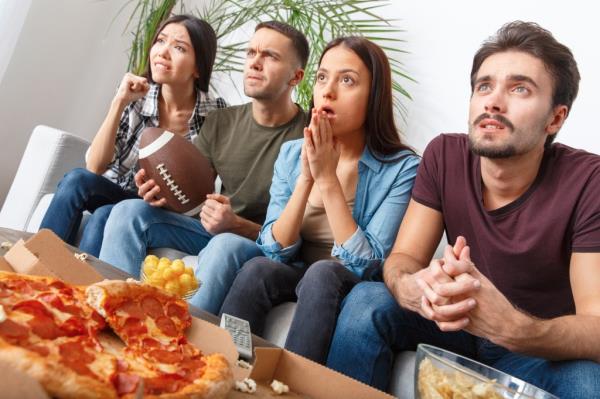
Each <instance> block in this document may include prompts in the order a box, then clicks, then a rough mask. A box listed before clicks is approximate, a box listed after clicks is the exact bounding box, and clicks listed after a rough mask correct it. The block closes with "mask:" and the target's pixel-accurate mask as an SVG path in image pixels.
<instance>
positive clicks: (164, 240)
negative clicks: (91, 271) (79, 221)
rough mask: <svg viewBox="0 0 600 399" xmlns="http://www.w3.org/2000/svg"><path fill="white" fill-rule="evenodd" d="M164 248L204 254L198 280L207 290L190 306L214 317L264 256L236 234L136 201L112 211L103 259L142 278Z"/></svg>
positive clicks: (194, 299)
mask: <svg viewBox="0 0 600 399" xmlns="http://www.w3.org/2000/svg"><path fill="white" fill-rule="evenodd" d="M163 247H167V248H173V249H176V250H179V251H182V252H185V253H188V254H198V253H199V257H198V264H197V265H196V269H195V274H196V277H197V278H198V279H199V280H200V281H202V287H201V288H200V289H199V290H198V292H197V293H196V295H195V296H194V297H193V298H192V299H191V300H190V303H191V304H192V305H195V306H198V307H200V308H202V309H204V310H206V311H209V312H211V313H215V314H216V313H217V312H218V311H219V309H220V307H221V304H222V302H223V299H224V298H225V295H227V292H228V291H229V287H230V286H231V284H232V282H233V279H234V278H235V275H236V273H237V271H238V270H239V269H240V267H241V266H242V265H243V264H244V262H246V261H247V260H248V259H251V258H253V257H255V256H258V255H260V254H261V252H260V250H259V249H258V247H257V246H256V243H255V242H254V241H252V240H249V239H247V238H244V237H240V236H238V235H235V234H231V233H223V234H217V235H215V236H213V235H212V234H210V233H209V232H207V231H206V230H205V229H204V227H203V226H202V224H201V223H200V220H199V219H198V218H194V217H190V216H185V215H181V214H179V213H175V212H170V211H167V210H165V209H161V208H156V207H153V206H150V205H148V204H147V203H146V202H144V201H143V200H141V199H135V200H129V201H123V202H120V203H119V204H117V205H115V207H114V208H113V210H112V212H111V215H110V217H109V219H108V222H107V223H106V228H105V240H104V243H103V245H102V250H101V251H100V259H102V260H103V261H105V262H108V263H110V264H112V265H114V266H116V267H118V268H119V269H121V270H123V271H125V272H127V273H129V274H131V275H132V276H135V277H138V276H139V274H140V267H141V264H142V262H143V260H144V258H145V256H146V253H147V250H148V249H149V248H163Z"/></svg>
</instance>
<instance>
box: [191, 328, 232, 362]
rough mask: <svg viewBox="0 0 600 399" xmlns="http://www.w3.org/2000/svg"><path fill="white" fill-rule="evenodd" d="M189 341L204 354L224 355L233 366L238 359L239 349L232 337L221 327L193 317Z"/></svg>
mask: <svg viewBox="0 0 600 399" xmlns="http://www.w3.org/2000/svg"><path fill="white" fill-rule="evenodd" d="M187 338H188V341H190V342H191V343H193V344H194V345H196V346H197V347H198V348H200V350H201V351H202V353H204V354H207V355H209V354H211V353H216V352H219V353H222V354H223V355H224V356H225V358H227V361H229V363H230V364H231V365H232V366H235V364H236V362H237V358H238V353H237V349H236V348H235V344H234V343H233V340H232V339H231V335H229V332H227V331H226V330H224V329H222V328H220V327H219V326H217V325H215V324H212V323H209V322H207V321H203V320H200V319H197V318H195V317H192V326H191V327H190V328H189V330H188V331H187Z"/></svg>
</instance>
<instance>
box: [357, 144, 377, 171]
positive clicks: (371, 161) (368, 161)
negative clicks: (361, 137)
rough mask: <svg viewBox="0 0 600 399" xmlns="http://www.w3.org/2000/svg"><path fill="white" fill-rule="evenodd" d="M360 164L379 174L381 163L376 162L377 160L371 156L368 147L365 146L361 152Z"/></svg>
mask: <svg viewBox="0 0 600 399" xmlns="http://www.w3.org/2000/svg"><path fill="white" fill-rule="evenodd" d="M360 162H362V163H364V164H365V165H367V166H368V167H369V168H370V169H372V170H373V171H374V172H379V170H380V169H381V161H379V160H377V158H375V157H374V156H373V154H372V153H371V150H369V147H367V146H365V149H364V150H363V153H362V155H361V157H360Z"/></svg>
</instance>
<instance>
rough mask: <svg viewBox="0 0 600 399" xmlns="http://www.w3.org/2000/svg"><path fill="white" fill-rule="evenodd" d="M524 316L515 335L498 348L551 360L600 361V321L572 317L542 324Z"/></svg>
mask: <svg viewBox="0 0 600 399" xmlns="http://www.w3.org/2000/svg"><path fill="white" fill-rule="evenodd" d="M523 316H524V318H523V320H522V321H520V322H517V323H515V325H514V326H513V328H512V330H513V331H514V335H512V336H509V337H506V338H504V339H500V340H499V342H496V343H497V344H499V345H502V346H504V347H506V348H507V349H509V350H511V351H513V352H519V353H525V354H528V355H532V356H538V357H543V358H545V359H550V360H568V359H589V360H593V361H596V362H599V361H600V346H599V345H598V341H599V340H600V317H598V316H588V315H570V316H562V317H557V318H554V319H549V320H539V319H535V318H533V317H530V316H526V315H523Z"/></svg>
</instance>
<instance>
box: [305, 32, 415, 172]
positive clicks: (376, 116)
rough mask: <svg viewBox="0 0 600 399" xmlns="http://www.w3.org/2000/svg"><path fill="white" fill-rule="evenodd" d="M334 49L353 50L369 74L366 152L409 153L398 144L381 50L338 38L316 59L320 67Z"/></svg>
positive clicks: (357, 40)
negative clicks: (328, 53)
mask: <svg viewBox="0 0 600 399" xmlns="http://www.w3.org/2000/svg"><path fill="white" fill-rule="evenodd" d="M337 46H344V47H346V48H348V49H350V50H352V51H353V52H354V53H355V54H356V55H357V56H358V57H359V58H360V59H361V61H362V62H363V63H364V64H365V66H366V67H367V69H368V70H369V72H370V73H371V88H370V90H369V102H368V104H367V117H366V120H365V142H366V145H367V148H368V149H369V150H370V151H371V153H372V154H373V155H374V156H375V157H380V156H386V155H391V154H395V153H397V152H399V151H401V150H410V151H412V149H411V148H410V147H409V146H407V145H405V144H403V143H402V141H401V140H400V134H399V132H398V129H397V128H396V123H395V121H394V105H393V96H392V72H391V69H390V63H389V61H388V58H387V56H386V55H385V52H384V51H383V50H382V49H381V47H379V46H378V45H376V44H375V43H373V42H372V41H370V40H368V39H365V38H364V37H360V36H346V37H338V38H336V39H333V40H332V41H330V42H329V43H328V44H327V46H325V49H324V50H323V54H321V58H320V59H319V65H321V61H322V60H323V57H324V56H325V54H326V53H327V51H329V50H331V49H332V48H334V47H337ZM311 108H312V105H311ZM395 160H396V159H394V160H392V161H395ZM380 161H383V159H380Z"/></svg>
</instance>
